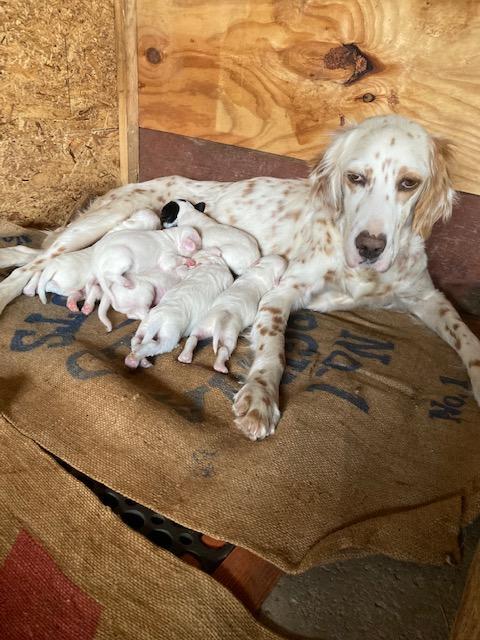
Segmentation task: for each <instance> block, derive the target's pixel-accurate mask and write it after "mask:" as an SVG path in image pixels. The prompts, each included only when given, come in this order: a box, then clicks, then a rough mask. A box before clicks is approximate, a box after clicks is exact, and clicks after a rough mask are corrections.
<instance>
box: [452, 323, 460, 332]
mask: <svg viewBox="0 0 480 640" xmlns="http://www.w3.org/2000/svg"><path fill="white" fill-rule="evenodd" d="M459 326H460V325H459V324H458V322H455V324H454V325H453V330H454V331H456V330H457V329H458V327H459Z"/></svg>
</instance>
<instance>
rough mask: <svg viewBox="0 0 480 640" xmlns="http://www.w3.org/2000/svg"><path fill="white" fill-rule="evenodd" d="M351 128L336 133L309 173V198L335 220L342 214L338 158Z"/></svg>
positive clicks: (340, 176)
mask: <svg viewBox="0 0 480 640" xmlns="http://www.w3.org/2000/svg"><path fill="white" fill-rule="evenodd" d="M351 131H352V128H349V129H344V130H342V131H340V132H339V133H337V134H336V135H335V137H334V139H333V141H332V142H331V143H330V145H329V146H328V147H327V149H326V150H325V153H324V154H323V156H322V157H321V158H320V159H319V160H318V161H317V162H315V163H313V167H312V170H311V172H310V183H311V196H312V198H313V199H314V200H315V201H316V204H317V206H319V207H323V208H326V209H328V210H329V211H331V214H332V217H333V218H337V217H338V216H339V215H340V213H341V212H342V175H341V171H340V169H339V163H340V158H341V156H342V154H343V152H344V150H345V147H346V144H347V139H348V137H349V133H350V132H351Z"/></svg>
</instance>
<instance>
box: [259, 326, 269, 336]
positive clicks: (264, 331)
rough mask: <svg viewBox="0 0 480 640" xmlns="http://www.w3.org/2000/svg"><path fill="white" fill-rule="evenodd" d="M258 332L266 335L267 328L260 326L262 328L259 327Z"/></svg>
mask: <svg viewBox="0 0 480 640" xmlns="http://www.w3.org/2000/svg"><path fill="white" fill-rule="evenodd" d="M260 333H261V334H262V336H266V335H267V333H268V329H267V327H262V328H261V329H260Z"/></svg>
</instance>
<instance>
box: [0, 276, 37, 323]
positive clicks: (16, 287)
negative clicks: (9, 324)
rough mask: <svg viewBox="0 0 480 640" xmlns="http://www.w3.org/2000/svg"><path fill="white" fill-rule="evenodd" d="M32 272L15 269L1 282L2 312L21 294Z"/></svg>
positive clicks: (0, 309)
mask: <svg viewBox="0 0 480 640" xmlns="http://www.w3.org/2000/svg"><path fill="white" fill-rule="evenodd" d="M31 277H32V273H31V272H30V271H23V270H22V268H21V267H20V268H18V269H15V271H12V273H11V274H10V275H9V276H8V277H7V278H5V280H2V282H0V313H2V311H3V310H4V309H5V307H6V306H7V304H8V303H9V302H11V301H12V300H14V299H15V298H16V297H17V296H19V295H20V294H21V293H22V291H23V288H24V287H25V285H26V284H27V283H28V281H29V280H30V278H31Z"/></svg>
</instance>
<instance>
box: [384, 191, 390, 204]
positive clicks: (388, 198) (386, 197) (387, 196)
mask: <svg viewBox="0 0 480 640" xmlns="http://www.w3.org/2000/svg"><path fill="white" fill-rule="evenodd" d="M385 200H386V201H387V202H388V201H389V200H390V196H389V195H388V193H387V195H386V196H385Z"/></svg>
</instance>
